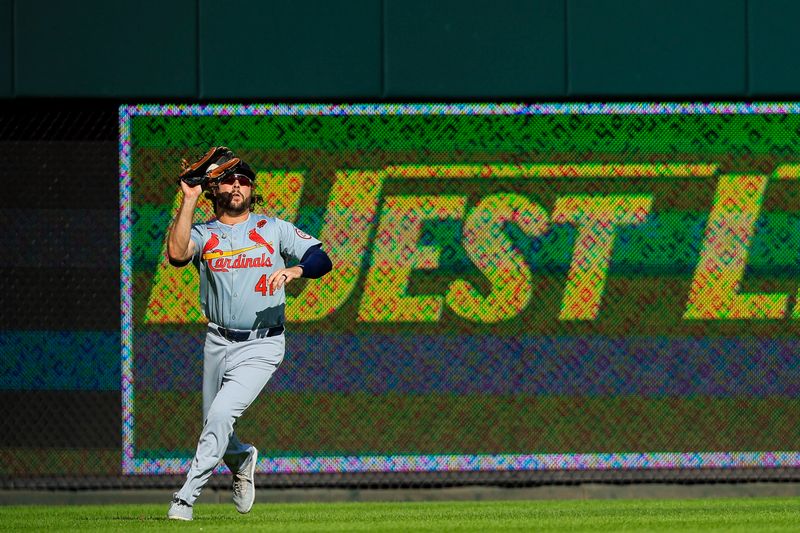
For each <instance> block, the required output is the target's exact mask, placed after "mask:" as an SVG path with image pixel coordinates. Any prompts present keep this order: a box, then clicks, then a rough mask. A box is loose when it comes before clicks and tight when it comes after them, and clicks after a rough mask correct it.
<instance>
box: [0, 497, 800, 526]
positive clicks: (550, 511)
mask: <svg viewBox="0 0 800 533" xmlns="http://www.w3.org/2000/svg"><path fill="white" fill-rule="evenodd" d="M166 510H167V506H166V505H106V506H25V507H0V530H13V531H47V532H53V531H101V530H102V531H107V530H113V531H178V530H181V531H208V530H213V531H282V532H293V531H298V532H300V531H303V532H305V531H478V532H480V533H489V532H492V531H678V530H680V531H743V532H744V531H747V532H754V531H797V529H798V525H800V499H797V498H748V499H734V498H726V499H695V500H566V501H564V500H559V501H543V500H536V501H499V502H491V501H480V502H464V501H459V502H424V503H418V502H414V503H410V502H407V503H400V502H393V503H303V504H264V503H262V504H259V503H256V506H255V507H254V508H253V511H252V512H251V513H250V514H248V515H245V516H242V515H239V514H238V513H236V511H235V510H234V508H233V506H232V505H230V504H200V505H198V506H197V507H196V509H195V520H194V522H191V523H187V522H177V521H170V520H167V519H166V518H165V514H166Z"/></svg>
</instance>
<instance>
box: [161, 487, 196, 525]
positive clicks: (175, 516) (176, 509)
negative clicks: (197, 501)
mask: <svg viewBox="0 0 800 533" xmlns="http://www.w3.org/2000/svg"><path fill="white" fill-rule="evenodd" d="M167 518H170V519H171V520H186V521H189V520H191V519H192V506H191V505H189V504H188V503H186V502H185V501H183V500H181V499H180V498H178V493H177V492H176V493H175V494H173V495H172V505H170V506H169V511H167Z"/></svg>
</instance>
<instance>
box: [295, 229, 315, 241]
mask: <svg viewBox="0 0 800 533" xmlns="http://www.w3.org/2000/svg"><path fill="white" fill-rule="evenodd" d="M294 232H295V233H297V236H298V237H300V238H301V239H310V238H311V235H309V234H308V233H305V232H302V231H300V230H299V229H298V228H294Z"/></svg>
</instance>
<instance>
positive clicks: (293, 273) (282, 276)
mask: <svg viewBox="0 0 800 533" xmlns="http://www.w3.org/2000/svg"><path fill="white" fill-rule="evenodd" d="M302 275H303V268H302V267H299V266H293V267H289V268H281V269H280V270H276V271H275V272H273V273H272V274H270V276H269V279H268V280H267V285H268V286H269V291H270V293H271V292H273V291H275V290H278V289H280V288H281V287H283V286H284V285H286V284H288V283H289V282H290V281H292V280H293V279H297V278H299V277H300V276H302Z"/></svg>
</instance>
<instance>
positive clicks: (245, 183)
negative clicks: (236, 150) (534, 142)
mask: <svg viewBox="0 0 800 533" xmlns="http://www.w3.org/2000/svg"><path fill="white" fill-rule="evenodd" d="M237 181H238V182H239V185H240V186H242V187H252V186H253V180H251V179H250V178H248V177H247V176H243V175H241V174H231V175H230V176H227V177H225V178H222V179H221V180H219V184H220V185H233V184H234V183H235V182H237Z"/></svg>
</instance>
